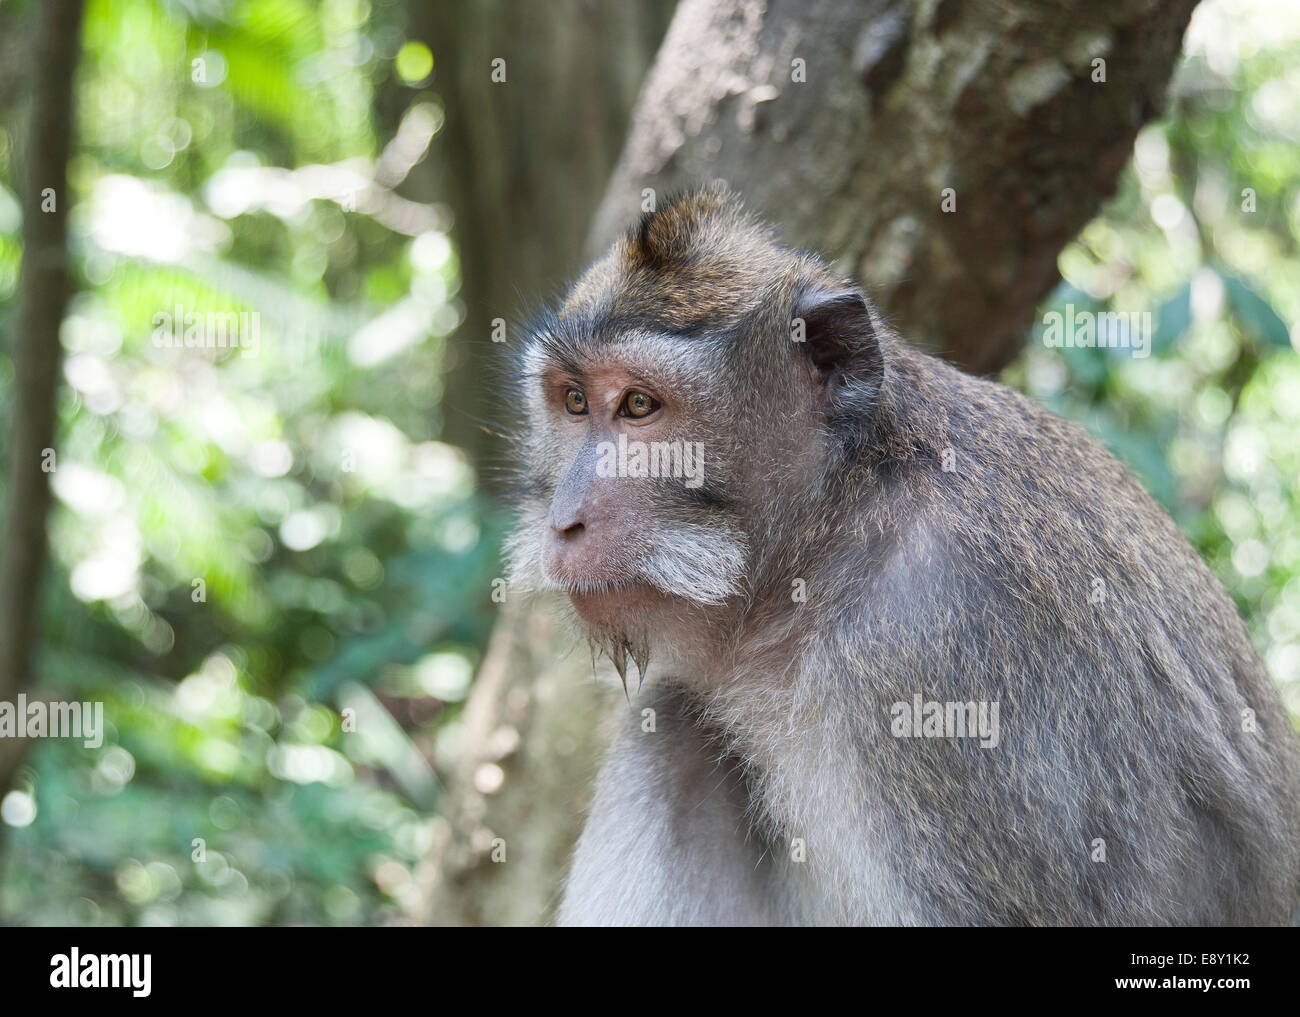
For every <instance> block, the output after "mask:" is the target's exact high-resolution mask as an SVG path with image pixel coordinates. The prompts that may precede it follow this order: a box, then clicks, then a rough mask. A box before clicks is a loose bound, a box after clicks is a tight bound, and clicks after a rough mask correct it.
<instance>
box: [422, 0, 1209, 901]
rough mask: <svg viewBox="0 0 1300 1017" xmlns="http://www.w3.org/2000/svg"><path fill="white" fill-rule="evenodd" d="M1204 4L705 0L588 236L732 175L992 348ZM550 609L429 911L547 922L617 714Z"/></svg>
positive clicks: (506, 662) (899, 318)
mask: <svg viewBox="0 0 1300 1017" xmlns="http://www.w3.org/2000/svg"><path fill="white" fill-rule="evenodd" d="M1192 7H1193V2H1192V0H1163V2H1162V0H1128V2H1118V3H1113V4H1107V5H1095V8H1096V9H1087V10H1080V9H1078V8H1077V7H1075V6H1073V5H1067V4H1064V3H1060V2H1051V0H1002V2H994V0H987V2H971V3H961V2H959V0H921V2H917V3H901V2H887V0H769V2H767V3H762V2H759V0H684V2H683V3H682V4H681V5H680V6H679V8H678V10H677V13H676V14H675V16H674V18H673V22H672V25H671V27H670V28H669V31H668V35H667V37H666V38H665V40H664V44H663V46H662V48H661V50H660V52H659V55H658V57H657V58H656V61H655V64H654V67H653V69H652V71H651V73H650V75H649V77H648V79H647V80H646V83H645V85H644V87H643V88H642V91H641V96H640V99H639V100H638V103H637V108H636V113H635V115H634V119H633V124H632V128H631V131H630V133H629V136H628V140H627V143H626V146H625V147H624V149H623V154H622V156H621V158H620V159H619V162H618V166H617V168H616V169H615V171H614V175H613V178H612V181H611V183H610V186H609V188H608V190H607V191H606V197H605V199H604V202H603V204H602V205H601V208H600V210H599V212H598V214H597V216H596V218H595V221H594V225H593V226H592V228H591V230H590V231H589V235H588V241H587V248H586V253H587V255H588V256H591V255H594V254H595V253H597V252H598V251H600V250H601V249H602V248H603V247H604V246H605V245H606V244H607V243H608V242H609V241H610V239H612V237H613V236H614V235H616V234H617V232H618V231H619V230H620V229H623V228H624V227H625V226H626V225H627V224H629V223H630V222H631V221H633V220H634V219H635V217H636V215H637V214H638V212H639V211H640V208H641V205H642V201H643V198H644V189H646V188H649V189H651V190H652V191H653V192H654V194H655V196H656V198H661V197H664V196H666V195H667V194H668V193H670V192H672V191H673V190H676V189H681V188H686V187H692V186H697V185H699V184H701V183H705V182H708V181H711V180H716V179H719V178H721V179H724V180H726V181H727V182H728V183H729V184H730V186H731V187H732V188H733V189H735V190H737V191H739V192H740V193H741V194H742V195H743V196H744V197H745V198H746V199H747V201H748V203H749V204H750V205H751V207H753V208H754V209H756V210H757V211H759V212H761V213H763V214H764V215H766V216H767V217H768V218H769V219H770V220H771V221H772V222H773V223H774V224H775V225H777V226H778V227H780V228H781V230H782V232H783V233H784V234H785V236H786V237H787V239H788V240H790V241H791V242H792V243H794V244H797V245H800V246H804V247H809V248H813V249H816V250H819V251H823V252H825V253H827V254H829V255H831V256H833V257H835V258H837V259H839V264H840V265H841V267H842V268H843V269H844V271H845V272H846V273H847V274H852V275H856V276H857V277H858V278H860V279H861V280H862V281H863V282H864V283H865V284H866V285H867V287H868V289H869V291H870V292H871V294H872V295H873V297H874V298H875V299H876V300H877V302H879V303H880V304H881V306H882V307H883V308H884V310H885V311H886V313H887V314H888V315H889V317H890V318H891V319H892V320H893V321H894V322H895V323H896V324H897V325H898V327H899V329H900V330H901V331H902V332H903V334H904V335H905V336H907V337H908V338H909V339H911V340H913V341H915V342H918V343H921V344H924V345H928V346H930V347H932V348H934V349H936V350H938V351H940V352H942V353H943V354H944V355H946V356H948V357H950V358H952V359H955V360H957V361H958V362H960V363H962V364H963V365H965V366H966V367H967V368H969V369H971V370H973V371H981V372H984V371H992V370H995V369H997V368H999V367H1001V366H1003V365H1005V364H1006V363H1007V362H1008V361H1009V360H1010V359H1011V358H1012V357H1013V356H1014V355H1015V354H1016V352H1018V350H1019V349H1020V347H1021V345H1022V344H1023V341H1024V336H1025V335H1026V332H1027V328H1028V324H1029V321H1030V317H1031V315H1032V314H1033V311H1034V308H1035V305H1036V304H1037V302H1038V300H1039V299H1040V298H1041V297H1042V296H1043V295H1044V294H1045V293H1046V292H1047V291H1048V290H1049V289H1050V288H1051V286H1052V285H1053V284H1054V283H1055V281H1056V279H1057V269H1056V256H1057V254H1058V253H1059V250H1060V248H1061V247H1062V246H1063V245H1064V244H1065V243H1066V242H1067V241H1068V240H1069V239H1070V238H1071V237H1072V236H1074V234H1075V233H1076V232H1077V231H1078V230H1079V229H1080V228H1081V227H1082V226H1083V225H1084V224H1085V223H1086V222H1087V221H1088V220H1089V219H1090V218H1091V217H1092V216H1093V215H1094V214H1095V213H1096V211H1097V210H1098V208H1099V206H1100V204H1101V202H1102V201H1103V200H1104V199H1105V198H1106V197H1107V196H1108V195H1110V194H1111V193H1112V192H1113V190H1114V188H1115V185H1116V182H1117V179H1118V176H1119V173H1120V171H1121V170H1122V169H1123V167H1124V165H1125V164H1126V162H1127V160H1128V156H1129V153H1130V151H1131V149H1132V144H1133V139H1134V136H1135V134H1136V133H1137V130H1138V128H1139V127H1140V126H1141V125H1142V124H1143V123H1144V122H1145V121H1146V120H1148V119H1149V118H1150V117H1151V116H1152V115H1153V114H1154V113H1155V111H1156V110H1157V109H1158V108H1159V106H1160V104H1161V102H1162V101H1163V97H1164V91H1165V87H1166V85H1167V82H1168V79H1169V77H1170V75H1171V74H1172V70H1173V67H1174V63H1175V61H1176V59H1177V56H1178V53H1179V48H1180V40H1181V36H1182V32H1183V29H1184V28H1185V27H1186V24H1187V20H1188V18H1189V17H1190V13H1191V9H1192ZM1095 59H1100V60H1103V61H1104V65H1094V63H1093V61H1094V60H1095ZM799 61H802V63H799ZM1102 74H1104V77H1105V80H1104V81H1102V80H1094V76H1096V77H1098V78H1100V77H1101V76H1102ZM801 75H802V77H803V78H804V80H802V81H801V80H799V78H800V76H801ZM537 169H538V170H539V172H544V171H545V168H544V167H537ZM945 188H952V189H953V192H954V193H953V195H952V199H953V200H954V201H955V208H954V210H953V211H944V210H943V206H942V204H941V203H943V202H944V198H945V194H944V189H945ZM536 239H538V240H539V241H540V243H541V244H542V245H545V244H546V242H547V238H546V237H544V236H543V237H540V238H536ZM563 256H565V257H567V252H565V253H564V255H563ZM545 618H546V615H545V613H544V611H542V612H539V611H538V610H537V609H533V608H529V607H526V606H525V607H518V606H515V607H512V609H511V611H510V612H509V613H507V614H506V615H504V616H503V618H502V620H501V622H500V625H499V627H498V631H497V633H496V636H495V637H494V640H493V646H492V650H491V652H490V653H489V655H488V659H487V661H486V662H485V665H484V668H483V672H482V674H481V675H480V676H479V679H478V681H477V683H476V685H475V688H474V690H473V692H472V694H471V697H470V702H469V704H468V710H467V718H469V722H468V723H467V734H468V737H467V738H466V739H465V758H464V760H463V763H462V767H461V776H460V778H459V779H458V780H456V781H454V782H453V785H452V790H451V795H450V796H449V798H450V801H449V803H448V808H447V810H446V812H445V816H446V818H447V822H446V824H445V825H443V827H442V828H441V830H440V836H439V844H438V847H437V848H436V849H435V851H434V852H433V853H431V855H430V857H429V863H428V866H427V868H426V871H425V872H424V874H423V875H424V879H425V884H426V886H427V887H428V889H429V897H428V898H427V899H428V910H427V911H426V913H425V915H424V917H425V918H426V919H427V920H432V921H434V922H438V923H459V922H464V921H490V922H500V923H520V922H535V921H537V920H539V919H542V918H545V917H547V916H549V913H550V912H549V909H550V906H551V905H552V904H553V902H554V900H555V895H556V894H557V893H558V891H559V889H560V887H561V885H562V881H563V873H564V860H565V857H566V854H567V850H568V847H569V845H570V844H571V843H572V840H573V838H574V837H575V836H576V833H577V831H578V829H579V827H580V825H581V819H582V813H583V808H584V806H585V803H586V801H587V798H588V795H589V792H590V781H591V777H592V775H593V773H594V768H595V765H596V760H597V758H598V756H599V750H598V744H599V743H600V741H601V740H602V738H603V735H602V732H603V731H604V730H605V726H606V725H604V724H603V723H602V722H601V719H602V716H603V715H602V713H601V711H600V709H599V703H600V702H601V701H602V700H601V697H599V696H597V695H593V694H592V693H591V692H590V691H589V689H590V687H591V684H592V683H591V682H590V679H589V678H587V677H586V676H587V675H588V674H589V673H590V670H589V668H588V667H587V663H588V658H587V656H586V651H585V649H580V650H577V651H574V652H571V653H570V654H569V656H567V657H564V656H562V654H564V653H565V651H566V650H570V649H571V642H570V641H569V640H568V639H567V637H565V636H564V635H563V634H560V633H557V632H555V631H554V629H553V627H552V626H551V625H550V623H549V622H547V621H546V620H545ZM618 702H620V703H621V699H619V700H618ZM502 732H505V734H503V733H502ZM510 746H518V748H516V749H513V750H512V751H511V750H509V747H510ZM494 838H500V839H501V840H502V841H503V842H504V846H505V852H506V853H505V858H504V861H503V863H502V864H493V860H492V847H491V844H492V841H493V839H494Z"/></svg>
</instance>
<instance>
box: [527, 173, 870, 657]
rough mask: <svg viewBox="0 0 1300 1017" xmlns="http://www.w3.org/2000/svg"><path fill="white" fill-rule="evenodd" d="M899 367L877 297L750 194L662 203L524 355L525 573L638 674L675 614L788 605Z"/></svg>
mask: <svg viewBox="0 0 1300 1017" xmlns="http://www.w3.org/2000/svg"><path fill="white" fill-rule="evenodd" d="M884 363H885V357H884V355H883V352H882V342H881V339H880V336H879V330H878V327H877V323H876V321H875V319H874V315H873V313H872V310H871V309H870V307H869V305H868V304H867V302H866V300H865V299H864V298H863V296H862V294H861V293H860V292H859V291H858V290H857V289H856V288H855V287H853V286H852V285H851V284H848V283H845V282H843V281H842V280H840V279H839V278H838V277H836V276H835V275H834V274H833V273H831V272H830V271H829V270H828V269H827V267H826V266H825V264H824V263H823V262H821V261H820V260H818V259H817V258H815V257H813V256H811V255H808V254H805V253H802V252H798V251H795V250H792V249H790V248H788V247H786V246H783V245H782V244H781V243H780V242H779V241H777V239H776V238H775V237H774V236H773V235H772V233H771V231H770V230H768V229H767V228H766V227H764V226H763V225H762V224H761V223H759V222H758V221H757V220H755V219H754V218H752V217H750V216H749V215H747V214H746V213H745V212H744V211H743V209H742V208H741V207H740V205H739V203H738V202H737V201H736V200H735V199H734V198H731V197H729V196H727V195H725V194H723V193H718V192H706V193H701V194H695V195H690V196H687V197H684V198H680V199H677V200H674V201H672V202H671V203H669V204H667V205H666V206H665V207H662V208H660V209H659V210H658V211H655V212H650V213H647V214H646V215H645V216H643V217H642V219H641V221H640V223H639V224H638V225H636V226H635V227H633V228H632V229H631V230H630V231H629V232H628V233H627V235H626V236H624V237H622V238H621V239H619V240H618V241H617V242H616V243H615V244H614V245H613V247H612V248H611V249H610V251H609V252H608V253H607V254H606V255H605V256H604V257H603V258H601V259H600V260H599V261H597V262H596V263H595V264H593V265H592V266H591V267H590V268H589V269H588V270H587V272H586V273H585V274H584V275H583V276H582V277H581V278H580V279H579V280H578V282H577V283H576V284H575V285H574V287H573V288H572V290H571V291H570V292H569V294H568V296H567V297H566V298H565V300H564V301H563V303H562V305H561V306H560V307H559V308H558V310H556V311H554V312H553V313H550V314H547V315H546V316H544V317H543V318H542V320H541V321H540V322H538V323H537V324H536V325H535V326H534V327H533V328H532V329H531V330H530V336H529V339H528V342H527V344H526V347H525V349H524V350H523V353H522V356H521V357H520V363H519V365H518V367H519V369H518V372H517V378H518V382H519V386H520V388H519V393H518V403H519V404H520V405H521V407H522V409H523V411H524V413H525V414H526V417H527V419H526V423H525V427H524V428H522V429H521V431H520V433H519V438H518V449H517V453H518V459H519V465H520V490H519V495H520V508H521V513H520V515H521V518H520V523H519V527H518V529H517V532H516V534H515V536H514V537H513V538H512V540H511V542H510V555H511V559H512V574H511V579H512V583H515V584H517V585H520V586H522V587H524V588H531V589H551V590H560V591H563V592H564V593H566V594H567V595H568V596H569V598H570V601H571V602H572V604H573V607H574V608H575V610H576V611H577V613H578V615H579V617H580V618H581V619H582V621H583V622H584V623H585V627H586V629H587V633H588V635H589V636H590V637H591V639H592V640H593V645H594V646H596V647H598V648H600V649H603V650H605V651H607V652H609V654H610V656H611V657H612V658H613V659H614V660H615V664H616V665H617V666H618V667H619V669H620V672H622V667H623V661H624V655H625V654H630V655H631V656H632V657H633V659H634V660H636V661H637V663H638V666H639V667H640V668H641V669H642V670H644V664H645V658H646V657H647V656H648V654H649V652H650V649H651V648H652V645H653V643H654V640H653V639H652V638H651V633H653V632H657V631H663V630H664V628H665V626H666V624H667V625H669V627H670V629H680V628H681V625H682V623H683V622H687V623H694V624H700V623H704V624H707V623H708V622H709V620H710V619H712V620H713V621H714V622H718V623H720V624H732V623H734V620H735V618H736V617H737V616H738V614H739V615H743V613H744V612H745V611H749V610H753V609H754V607H755V606H756V604H758V603H759V602H760V601H761V600H762V599H763V598H764V597H766V596H768V595H771V594H773V593H774V592H775V591H776V590H777V589H778V588H780V589H782V590H784V596H785V600H786V601H787V602H788V601H789V590H790V584H791V580H792V579H793V578H795V577H797V576H798V575H799V571H798V569H799V561H798V558H799V556H800V554H801V553H802V552H803V550H804V549H805V548H806V547H807V546H808V545H809V543H810V541H815V540H816V539H817V538H816V533H817V513H818V506H819V505H821V504H824V499H826V498H828V497H833V496H834V493H833V492H834V489H835V487H836V478H837V477H838V476H841V475H842V473H843V471H844V470H846V469H848V468H849V467H850V465H851V459H852V457H854V456H855V455H856V454H857V451H858V450H859V449H860V447H861V446H862V444H863V442H864V441H865V440H866V438H867V435H868V434H869V431H870V421H871V419H872V416H873V408H874V404H875V401H876V398H877V394H878V392H879V390H880V386H881V381H882V378H883V376H884Z"/></svg>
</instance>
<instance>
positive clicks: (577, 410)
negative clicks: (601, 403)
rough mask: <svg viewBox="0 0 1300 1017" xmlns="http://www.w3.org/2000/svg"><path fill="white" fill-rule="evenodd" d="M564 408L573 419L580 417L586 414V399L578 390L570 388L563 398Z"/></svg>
mask: <svg viewBox="0 0 1300 1017" xmlns="http://www.w3.org/2000/svg"><path fill="white" fill-rule="evenodd" d="M564 408H565V409H566V410H568V411H569V412H570V413H572V414H573V415H574V416H575V417H580V416H582V415H583V414H584V413H586V412H587V397H586V396H585V395H583V394H582V393H581V392H580V391H578V389H576V388H571V389H569V391H568V393H567V394H566V395H565V397H564Z"/></svg>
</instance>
